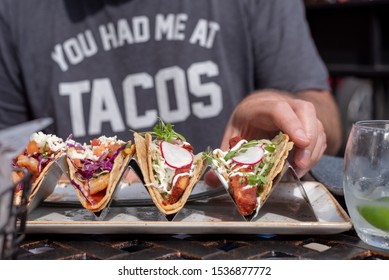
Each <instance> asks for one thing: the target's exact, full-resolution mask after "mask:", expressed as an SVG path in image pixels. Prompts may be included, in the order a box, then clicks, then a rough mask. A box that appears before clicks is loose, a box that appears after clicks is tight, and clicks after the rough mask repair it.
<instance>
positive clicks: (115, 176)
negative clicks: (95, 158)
mask: <svg viewBox="0 0 389 280" xmlns="http://www.w3.org/2000/svg"><path fill="white" fill-rule="evenodd" d="M132 156H133V155H132V154H129V155H125V154H124V153H123V152H120V153H119V154H118V155H117V157H116V158H115V160H114V163H113V166H112V170H111V172H110V173H109V181H108V186H107V188H106V190H105V194H104V196H103V197H102V198H101V199H99V201H98V202H97V203H93V204H91V203H90V202H89V201H88V200H87V199H86V198H85V196H84V195H83V194H82V193H81V191H80V190H79V189H78V188H77V187H74V189H75V190H76V194H77V196H78V199H79V200H80V202H81V204H82V206H83V207H84V208H85V209H88V210H89V211H92V212H100V211H101V210H103V209H104V208H105V207H106V206H107V204H108V202H109V201H110V200H111V197H112V195H113V193H114V191H115V188H116V185H117V183H118V182H119V181H120V179H121V177H122V174H123V172H124V170H125V169H126V167H127V166H128V163H129V161H130V160H131V158H132ZM67 162H68V166H69V175H70V179H71V180H74V181H75V182H76V183H77V184H78V185H79V186H80V187H81V188H85V186H87V184H88V182H86V181H83V180H81V179H80V178H79V177H78V176H77V169H76V168H75V166H74V165H73V163H72V162H71V160H70V159H69V158H67Z"/></svg>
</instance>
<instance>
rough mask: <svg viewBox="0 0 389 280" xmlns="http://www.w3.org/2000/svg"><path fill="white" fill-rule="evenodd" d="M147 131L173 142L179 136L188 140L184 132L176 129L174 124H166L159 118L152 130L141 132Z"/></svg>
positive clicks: (183, 139) (158, 137) (160, 138)
mask: <svg viewBox="0 0 389 280" xmlns="http://www.w3.org/2000/svg"><path fill="white" fill-rule="evenodd" d="M146 133H149V134H151V135H154V136H155V137H156V138H157V139H159V140H165V141H167V142H172V141H173V140H175V139H177V138H178V139H181V140H182V141H184V142H186V139H185V137H184V136H183V135H182V134H180V133H178V132H176V131H174V129H173V125H172V124H170V123H168V124H165V123H164V122H163V121H162V120H161V119H158V123H157V124H156V125H155V126H154V128H153V131H152V132H142V133H139V134H141V135H144V134H146Z"/></svg>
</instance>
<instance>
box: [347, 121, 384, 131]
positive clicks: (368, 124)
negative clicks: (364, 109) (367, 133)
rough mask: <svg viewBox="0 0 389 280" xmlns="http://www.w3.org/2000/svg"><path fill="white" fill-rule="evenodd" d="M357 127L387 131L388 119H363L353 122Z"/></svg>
mask: <svg viewBox="0 0 389 280" xmlns="http://www.w3.org/2000/svg"><path fill="white" fill-rule="evenodd" d="M353 125H354V126H356V127H358V128H364V129H374V130H379V131H389V120H363V121H357V122H355V123H354V124H353Z"/></svg>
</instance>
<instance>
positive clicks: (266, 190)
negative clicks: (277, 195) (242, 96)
mask: <svg viewBox="0 0 389 280" xmlns="http://www.w3.org/2000/svg"><path fill="white" fill-rule="evenodd" d="M276 137H279V136H276ZM273 140H274V139H273ZM292 148H293V142H290V141H289V136H288V135H287V134H282V140H281V141H280V142H279V144H277V145H276V149H275V154H274V155H273V158H274V165H273V167H272V169H271V170H270V172H269V174H268V175H267V176H266V180H267V184H266V185H265V186H264V187H263V191H262V192H261V194H260V196H259V205H262V204H263V202H264V201H265V199H266V198H267V197H268V195H269V194H270V192H271V190H272V188H273V181H274V179H275V177H276V176H277V175H278V174H279V173H280V172H281V171H282V169H283V168H284V165H285V162H286V158H287V157H288V154H289V151H290V150H291V149H292Z"/></svg>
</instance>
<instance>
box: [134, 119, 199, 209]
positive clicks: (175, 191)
mask: <svg viewBox="0 0 389 280" xmlns="http://www.w3.org/2000/svg"><path fill="white" fill-rule="evenodd" d="M153 136H154V139H153ZM134 139H135V145H136V157H137V160H138V163H139V167H140V169H141V171H142V174H143V177H144V181H145V183H146V187H147V189H148V191H149V193H150V196H151V198H152V199H153V201H154V203H155V205H156V206H157V207H158V209H159V210H160V211H161V212H162V213H164V214H165V215H170V214H175V213H177V212H178V211H179V210H180V209H181V208H182V207H183V206H184V204H185V203H186V201H187V200H188V198H189V195H190V194H191V192H192V189H193V187H194V186H195V184H196V183H197V182H198V180H199V179H200V177H201V175H202V173H203V172H204V170H205V168H206V164H205V161H204V159H203V157H202V154H201V153H199V154H197V155H194V154H193V147H192V146H191V144H189V143H188V142H186V140H185V138H184V137H183V136H182V135H180V134H179V133H177V132H175V131H174V130H173V126H172V125H171V124H166V125H165V124H164V123H163V122H162V121H159V123H158V124H157V125H156V126H155V127H154V129H153V132H146V133H143V134H139V133H136V132H135V133H134Z"/></svg>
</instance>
